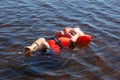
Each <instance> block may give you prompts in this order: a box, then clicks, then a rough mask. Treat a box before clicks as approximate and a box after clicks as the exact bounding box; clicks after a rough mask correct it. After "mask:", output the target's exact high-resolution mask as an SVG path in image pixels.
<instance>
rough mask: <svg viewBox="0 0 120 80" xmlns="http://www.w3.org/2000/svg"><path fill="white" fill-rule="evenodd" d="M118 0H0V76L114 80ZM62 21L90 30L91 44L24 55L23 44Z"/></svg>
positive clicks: (119, 58) (119, 35) (8, 79)
mask: <svg viewBox="0 0 120 80" xmlns="http://www.w3.org/2000/svg"><path fill="white" fill-rule="evenodd" d="M119 6H120V1H119V0H105V1H104V0H84V1H83V0H61V1H59V0H53V1H50V0H35V1H31V0H11V1H10V0H9V1H8V0H1V1H0V80H63V79H64V80H119V79H120V77H119V75H120V64H119V62H120V54H119V52H120V49H119V45H120V27H119V25H120V7H119ZM68 26H71V27H80V28H81V29H82V30H83V31H84V32H85V33H88V34H90V35H92V36H93V42H92V43H91V45H90V46H89V47H87V48H85V49H83V50H77V51H72V52H71V51H69V50H63V52H62V54H61V55H53V56H51V55H40V54H41V52H39V51H38V52H36V53H35V54H34V55H33V56H32V57H30V58H26V57H24V52H23V50H24V49H23V48H24V46H25V45H28V44H31V43H32V42H33V41H34V40H36V39H37V38H38V37H44V36H53V35H54V32H55V31H56V30H62V29H63V28H65V27H68ZM19 51H22V53H19V54H18V52H19ZM72 54H75V55H74V56H73V57H71V55H72Z"/></svg>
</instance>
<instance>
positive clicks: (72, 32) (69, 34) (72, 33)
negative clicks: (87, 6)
mask: <svg viewBox="0 0 120 80" xmlns="http://www.w3.org/2000/svg"><path fill="white" fill-rule="evenodd" d="M64 33H65V35H66V37H68V38H72V37H73V36H75V35H76V34H79V35H80V36H82V35H84V33H83V31H81V30H80V28H78V27H75V28H71V27H67V28H65V29H64Z"/></svg>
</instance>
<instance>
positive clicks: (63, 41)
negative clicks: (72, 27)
mask: <svg viewBox="0 0 120 80" xmlns="http://www.w3.org/2000/svg"><path fill="white" fill-rule="evenodd" d="M58 40H59V41H60V42H61V44H62V47H66V46H68V45H69V43H70V39H69V38H67V37H60V38H58Z"/></svg>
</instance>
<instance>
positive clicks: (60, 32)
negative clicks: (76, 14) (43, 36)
mask: <svg viewBox="0 0 120 80" xmlns="http://www.w3.org/2000/svg"><path fill="white" fill-rule="evenodd" d="M64 35H65V34H64V32H63V31H57V32H55V37H58V38H59V37H64Z"/></svg>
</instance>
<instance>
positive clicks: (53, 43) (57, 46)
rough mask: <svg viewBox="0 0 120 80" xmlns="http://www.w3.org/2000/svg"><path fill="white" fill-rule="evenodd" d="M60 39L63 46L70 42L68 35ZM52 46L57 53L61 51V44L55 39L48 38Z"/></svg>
mask: <svg viewBox="0 0 120 80" xmlns="http://www.w3.org/2000/svg"><path fill="white" fill-rule="evenodd" d="M58 40H59V41H60V42H61V47H62V48H63V47H66V46H68V45H69V43H70V39H69V38H66V37H60V38H58ZM47 42H48V44H49V46H50V48H51V49H52V50H53V51H54V52H55V53H60V48H61V47H60V46H59V45H58V44H57V43H56V41H55V40H54V39H51V40H48V41H47Z"/></svg>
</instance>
